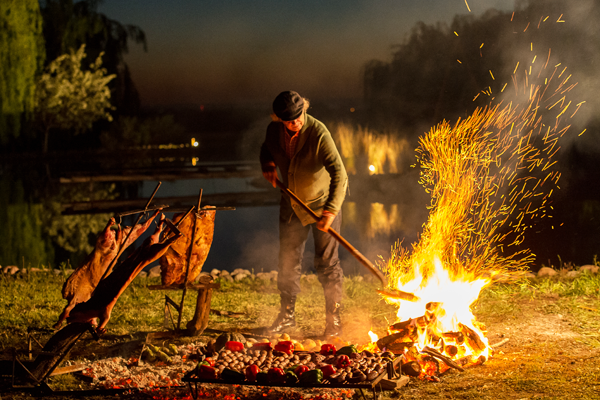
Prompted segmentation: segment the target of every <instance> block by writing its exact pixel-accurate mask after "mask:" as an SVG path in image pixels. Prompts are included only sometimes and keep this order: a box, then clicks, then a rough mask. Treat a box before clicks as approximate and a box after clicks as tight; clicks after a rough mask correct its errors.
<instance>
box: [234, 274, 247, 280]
mask: <svg viewBox="0 0 600 400" xmlns="http://www.w3.org/2000/svg"><path fill="white" fill-rule="evenodd" d="M247 277H248V275H246V274H244V273H241V272H240V273H237V274H235V276H234V277H233V279H234V280H235V281H236V282H239V281H241V280H242V279H244V278H247Z"/></svg>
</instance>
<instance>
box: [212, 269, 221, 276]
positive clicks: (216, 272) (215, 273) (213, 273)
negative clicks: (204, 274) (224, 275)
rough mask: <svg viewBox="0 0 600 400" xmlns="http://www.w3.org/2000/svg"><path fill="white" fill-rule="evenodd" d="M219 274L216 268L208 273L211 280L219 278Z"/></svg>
mask: <svg viewBox="0 0 600 400" xmlns="http://www.w3.org/2000/svg"><path fill="white" fill-rule="evenodd" d="M220 273H221V271H219V270H218V269H216V268H213V269H212V271H210V274H211V275H212V276H213V278H214V277H217V276H219V274H220Z"/></svg>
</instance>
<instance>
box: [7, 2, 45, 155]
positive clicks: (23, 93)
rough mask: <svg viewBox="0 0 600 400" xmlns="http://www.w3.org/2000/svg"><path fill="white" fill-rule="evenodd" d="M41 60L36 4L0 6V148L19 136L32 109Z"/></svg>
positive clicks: (20, 3)
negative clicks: (23, 123) (22, 123)
mask: <svg viewBox="0 0 600 400" xmlns="http://www.w3.org/2000/svg"><path fill="white" fill-rule="evenodd" d="M44 58H45V52H44V39H43V36H42V18H41V14H40V8H39V3H38V1H37V0H2V1H1V2H0V144H2V145H6V144H7V143H8V142H9V140H11V139H13V138H16V137H18V136H19V135H20V133H21V130H22V129H21V122H22V121H23V120H25V121H27V120H28V119H29V118H30V116H31V114H32V112H33V109H34V88H35V79H36V76H37V75H38V74H39V72H40V71H41V69H42V66H43V63H44Z"/></svg>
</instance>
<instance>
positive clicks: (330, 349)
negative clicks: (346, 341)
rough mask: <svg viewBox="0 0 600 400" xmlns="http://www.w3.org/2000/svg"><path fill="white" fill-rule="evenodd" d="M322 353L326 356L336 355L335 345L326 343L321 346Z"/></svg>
mask: <svg viewBox="0 0 600 400" xmlns="http://www.w3.org/2000/svg"><path fill="white" fill-rule="evenodd" d="M321 354H323V355H324V356H328V355H335V346H334V345H332V344H324V345H322V346H321Z"/></svg>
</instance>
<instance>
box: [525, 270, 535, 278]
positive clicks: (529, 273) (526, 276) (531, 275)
mask: <svg viewBox="0 0 600 400" xmlns="http://www.w3.org/2000/svg"><path fill="white" fill-rule="evenodd" d="M536 276H537V275H536V274H534V273H533V272H527V273H525V278H527V279H533V278H535V277H536Z"/></svg>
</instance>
